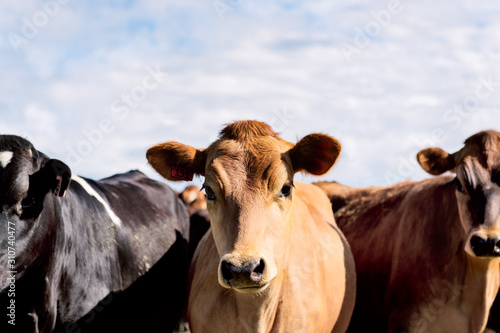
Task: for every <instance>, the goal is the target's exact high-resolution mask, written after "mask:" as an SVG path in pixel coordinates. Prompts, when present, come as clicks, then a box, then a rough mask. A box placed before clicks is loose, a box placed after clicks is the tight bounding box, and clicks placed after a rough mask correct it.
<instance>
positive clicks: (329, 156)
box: [289, 133, 342, 176]
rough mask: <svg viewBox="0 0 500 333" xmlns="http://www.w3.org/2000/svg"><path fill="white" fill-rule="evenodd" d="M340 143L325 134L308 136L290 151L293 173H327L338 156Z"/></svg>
mask: <svg viewBox="0 0 500 333" xmlns="http://www.w3.org/2000/svg"><path fill="white" fill-rule="evenodd" d="M341 149H342V148H341V146H340V143H339V142H338V141H337V140H335V139H334V138H332V137H331V136H328V135H325V134H317V133H315V134H309V135H307V136H305V137H303V138H302V139H301V140H300V141H299V142H297V144H296V145H295V147H293V148H292V149H291V150H290V151H289V154H290V158H291V160H292V166H293V171H294V172H299V171H307V172H309V173H311V174H313V175H317V176H319V175H322V174H325V173H326V172H328V170H330V168H331V167H332V166H333V165H334V164H335V162H336V161H337V158H338V157H339V155H340V150H341Z"/></svg>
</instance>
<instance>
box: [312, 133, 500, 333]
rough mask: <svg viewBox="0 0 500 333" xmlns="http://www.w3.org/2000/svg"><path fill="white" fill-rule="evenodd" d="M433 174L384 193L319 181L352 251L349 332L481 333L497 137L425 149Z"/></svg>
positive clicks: (498, 190) (494, 212) (490, 274)
mask: <svg viewBox="0 0 500 333" xmlns="http://www.w3.org/2000/svg"><path fill="white" fill-rule="evenodd" d="M417 159H418V162H419V163H420V165H421V166H422V168H423V169H424V170H425V171H427V172H429V173H430V174H433V175H440V174H442V173H444V172H446V171H451V172H453V173H454V174H455V175H456V176H455V177H453V176H440V177H435V178H432V179H428V180H424V181H421V182H409V181H408V182H403V183H400V184H396V185H393V186H389V187H371V188H370V187H369V188H360V189H355V188H350V187H347V186H343V185H340V184H337V183H319V184H317V185H319V186H320V187H321V188H323V189H324V190H325V191H326V192H327V194H328V196H329V198H330V200H331V202H332V205H333V207H334V210H336V212H335V218H336V220H337V223H338V225H339V226H340V228H341V229H342V230H343V232H344V233H345V235H346V237H347V239H348V241H349V242H350V245H351V247H352V250H353V254H354V257H355V260H356V267H357V274H358V294H357V295H358V297H357V303H356V308H355V311H354V315H353V319H352V321H351V326H350V331H352V332H364V333H366V332H426V333H427V332H453V333H456V332H482V331H483V330H484V329H485V326H486V323H487V320H488V314H489V311H490V307H491V305H492V303H493V301H494V300H495V296H496V295H497V291H498V288H499V283H500V257H499V254H500V243H499V241H500V186H499V185H500V133H498V132H495V131H484V132H480V133H477V134H476V135H474V136H472V137H470V138H469V139H467V140H466V141H465V146H464V147H463V148H462V149H461V150H459V151H458V152H456V153H454V154H448V153H447V152H445V151H443V150H442V149H439V148H428V149H424V150H422V151H420V152H419V153H418V155H417Z"/></svg>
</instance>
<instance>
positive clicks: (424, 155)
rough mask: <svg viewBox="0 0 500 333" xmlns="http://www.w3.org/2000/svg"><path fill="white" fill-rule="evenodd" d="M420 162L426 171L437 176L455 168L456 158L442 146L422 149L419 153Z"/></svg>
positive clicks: (418, 159)
mask: <svg viewBox="0 0 500 333" xmlns="http://www.w3.org/2000/svg"><path fill="white" fill-rule="evenodd" d="M417 161H418V164H420V166H421V167H422V169H424V170H425V171H426V172H428V173H430V174H431V175H434V176H437V175H440V174H442V173H444V172H446V171H448V170H452V169H454V168H455V166H456V163H455V158H454V157H453V155H452V154H450V153H448V152H446V151H444V150H443V149H441V148H426V149H422V150H421V151H419V152H418V154H417Z"/></svg>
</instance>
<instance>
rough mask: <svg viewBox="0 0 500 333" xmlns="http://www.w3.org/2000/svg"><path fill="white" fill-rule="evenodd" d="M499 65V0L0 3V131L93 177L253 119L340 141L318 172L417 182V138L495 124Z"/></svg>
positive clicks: (374, 181) (456, 143)
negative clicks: (157, 149)
mask: <svg viewBox="0 0 500 333" xmlns="http://www.w3.org/2000/svg"><path fill="white" fill-rule="evenodd" d="M499 66H500V5H499V4H498V1H497V0H483V1H472V0H470V1H465V0H462V1H457V0H442V1H439V2H436V1H431V0H420V1H410V0H315V1H299V0H266V1H264V0H196V1H194V0H168V1H158V0H147V1H134V0H128V1H105V2H104V1H97V0H95V1H72V0H49V1H47V0H41V1H32V0H25V1H7V0H0V75H1V79H0V132H2V133H9V134H18V135H21V136H23V137H25V138H27V139H29V140H30V141H31V142H33V143H34V145H35V146H36V147H37V148H38V149H39V150H41V151H43V152H45V153H47V154H49V155H50V156H51V157H54V158H58V159H61V160H63V161H65V162H66V163H68V164H69V165H70V166H71V167H72V169H73V171H74V172H76V173H78V174H80V175H83V176H87V177H91V178H101V177H106V176H109V175H111V174H114V173H119V172H123V171H127V170H129V169H140V170H142V171H144V172H145V173H146V174H148V175H150V176H152V177H154V178H156V179H159V177H158V176H157V175H156V174H155V173H154V171H153V170H152V169H151V168H150V167H149V166H148V165H147V163H146V159H145V151H146V150H147V148H148V147H150V146H151V145H153V144H155V143H158V142H162V141H167V140H177V141H181V142H184V143H187V144H190V145H193V146H196V147H205V146H207V145H208V144H209V143H211V142H212V141H213V140H214V139H215V137H216V135H217V132H218V131H219V130H220V129H221V128H222V125H223V124H225V123H228V122H231V121H234V120H237V119H257V120H261V121H265V122H267V123H269V124H271V125H272V126H273V128H274V129H275V130H277V131H279V132H280V133H281V134H282V137H283V138H285V139H287V140H289V141H292V142H295V141H296V140H297V139H298V138H300V137H302V136H304V135H306V134H308V133H311V132H323V133H328V134H330V135H333V136H334V137H336V138H337V139H338V140H339V141H340V142H341V143H342V145H343V153H342V156H341V158H340V160H339V162H338V164H337V165H336V167H335V168H334V170H333V171H331V172H330V173H329V174H328V175H327V176H326V177H323V179H328V180H337V181H340V182H342V183H345V184H349V185H356V186H364V185H388V184H390V183H394V182H397V181H402V180H405V179H415V180H417V179H422V178H425V177H427V175H426V174H425V173H424V172H423V171H421V170H420V168H419V167H418V165H417V164H416V162H415V154H416V153H417V152H418V150H420V149H421V148H423V147H427V146H431V145H432V146H440V147H442V148H444V149H446V150H448V151H450V152H451V151H455V150H457V149H459V148H460V146H461V143H462V142H463V141H464V140H465V139H466V138H467V137H468V136H470V135H472V134H474V133H475V132H478V131H479V130H483V129H489V128H493V129H497V130H498V129H499V126H498V125H499V124H500V122H499V121H500V112H499V107H500V67H499ZM305 180H306V181H312V180H313V178H312V177H305ZM183 186H184V185H182V186H180V185H175V186H174V187H176V188H180V187H183Z"/></svg>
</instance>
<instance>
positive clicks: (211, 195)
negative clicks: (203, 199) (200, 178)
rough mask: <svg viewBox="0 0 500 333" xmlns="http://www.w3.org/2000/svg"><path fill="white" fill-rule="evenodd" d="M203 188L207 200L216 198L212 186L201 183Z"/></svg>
mask: <svg viewBox="0 0 500 333" xmlns="http://www.w3.org/2000/svg"><path fill="white" fill-rule="evenodd" d="M203 189H204V190H205V194H206V196H207V200H210V201H213V200H215V199H216V197H215V193H214V191H213V190H212V188H211V187H210V186H208V185H206V184H205V185H203Z"/></svg>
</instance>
